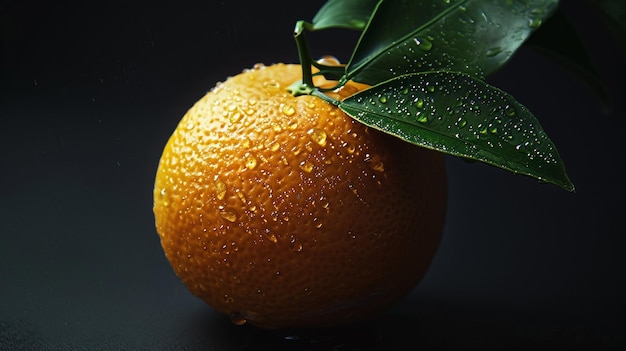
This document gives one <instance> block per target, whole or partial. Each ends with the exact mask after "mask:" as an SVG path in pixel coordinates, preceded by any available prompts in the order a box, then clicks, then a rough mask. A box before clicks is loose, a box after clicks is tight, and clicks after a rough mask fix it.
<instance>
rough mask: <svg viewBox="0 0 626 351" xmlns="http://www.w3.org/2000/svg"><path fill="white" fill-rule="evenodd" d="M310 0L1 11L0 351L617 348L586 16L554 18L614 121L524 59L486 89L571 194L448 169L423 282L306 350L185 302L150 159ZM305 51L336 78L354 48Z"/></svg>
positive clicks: (606, 146)
mask: <svg viewBox="0 0 626 351" xmlns="http://www.w3.org/2000/svg"><path fill="white" fill-rule="evenodd" d="M322 3H323V1H309V2H305V1H301V2H297V4H296V2H293V1H273V2H262V3H261V2H243V1H210V0H205V1H185V0H182V1H175V2H167V3H166V2H158V1H157V2H154V1H120V0H111V1H91V2H87V1H85V2H81V1H62V0H61V1H34V0H33V1H27V0H24V1H11V0H1V1H0V30H1V32H0V33H1V38H0V39H1V42H0V44H1V46H0V49H1V50H2V51H0V133H1V134H0V349H2V350H5V349H17V350H20V349H21V350H57V349H68V350H69V349H75V350H82V349H84V350H120V349H137V350H143V349H145V350H248V351H249V350H266V349H268V350H301V349H302V350H310V349H311V350H312V349H315V350H403V349H456V348H460V347H467V346H480V347H486V348H488V347H492V346H494V347H499V348H503V349H529V348H538V347H539V348H542V347H546V348H559V347H568V348H569V349H588V348H590V347H591V346H593V348H594V349H623V347H624V346H625V345H626V342H625V339H624V331H625V330H626V329H625V328H626V322H625V320H626V318H625V317H624V312H625V310H624V297H623V296H624V295H626V294H625V293H626V289H625V288H624V274H623V273H624V270H623V264H624V258H623V252H624V249H625V240H624V234H625V232H626V231H625V225H624V222H625V219H624V218H625V216H626V211H625V208H626V196H625V192H624V179H626V178H625V177H624V171H623V166H624V159H625V158H624V151H625V150H624V149H625V147H624V141H623V140H624V115H625V113H624V112H625V108H624V104H623V99H624V98H625V97H626V96H625V95H624V88H623V85H624V77H625V74H624V73H625V72H624V71H625V69H624V58H625V57H626V56H625V55H624V51H622V49H623V48H624V47H623V46H622V47H621V49H620V47H618V46H616V44H615V42H614V41H613V38H612V37H611V35H610V34H609V32H608V31H606V30H605V27H604V24H605V21H604V20H602V19H601V18H600V17H598V16H596V14H595V13H594V12H593V11H592V9H591V8H590V7H588V6H587V5H586V4H587V3H586V2H582V1H575V2H574V1H564V2H563V3H564V4H563V10H564V12H565V13H566V14H567V15H568V16H569V18H570V19H571V20H572V21H573V22H574V24H575V26H576V28H577V29H578V30H579V34H580V36H581V38H582V39H583V42H584V43H585V45H587V48H588V50H589V52H590V54H591V58H592V62H593V63H594V64H595V65H596V67H597V68H598V70H599V71H600V73H601V75H602V76H603V79H604V80H605V83H606V85H607V87H608V89H609V90H608V91H609V93H610V96H611V97H612V99H613V102H614V104H613V106H612V109H606V108H604V107H603V104H602V103H601V100H600V99H598V98H596V96H595V95H594V94H593V93H592V91H591V89H589V86H588V85H586V84H585V83H584V82H583V81H582V80H581V79H579V78H578V77H577V76H575V75H573V74H572V73H571V72H570V71H568V70H566V69H563V68H562V67H561V66H560V65H558V64H556V63H555V62H554V61H552V60H549V59H547V58H546V57H545V56H543V55H542V54H540V53H539V52H538V51H536V50H533V49H531V48H528V47H525V48H522V49H521V50H520V51H519V54H518V55H517V56H515V58H514V59H513V60H512V61H511V62H510V64H509V65H507V66H506V67H505V68H504V69H502V70H501V71H500V72H498V73H497V74H496V75H494V76H492V77H491V78H490V80H489V81H490V82H491V83H492V84H494V85H496V86H498V87H500V88H502V89H503V90H505V91H507V92H510V93H511V94H513V95H514V96H515V97H517V99H518V100H520V101H521V102H522V103H523V104H525V105H526V106H527V107H529V108H530V109H531V111H533V112H534V113H535V115H536V116H537V117H538V118H539V120H540V121H541V122H542V124H543V126H544V128H545V130H546V131H547V132H548V134H549V135H550V137H551V138H552V140H553V141H554V142H555V144H556V145H557V146H558V148H559V151H560V153H561V156H562V158H563V160H564V162H565V164H566V166H567V169H568V173H569V175H570V178H571V179H572V181H573V182H574V184H575V185H576V188H577V192H576V193H568V192H566V191H564V190H561V189H559V188H557V187H556V186H552V185H546V184H539V183H538V182H536V181H534V180H532V179H530V178H526V177H522V176H514V175H512V174H510V173H507V172H504V171H501V170H499V169H496V168H493V167H489V166H486V165H483V164H478V163H477V164H467V163H465V162H462V161H460V160H458V159H455V158H449V159H448V161H449V162H448V165H449V172H448V173H449V187H450V195H449V212H448V218H447V225H446V228H445V233H444V239H443V242H442V245H441V248H440V250H439V252H438V254H437V256H436V258H435V260H434V262H433V265H432V268H431V270H430V271H429V273H428V275H427V276H426V278H425V279H424V280H423V282H422V283H421V284H420V285H419V286H418V287H417V288H416V289H415V290H414V292H413V293H412V294H411V295H410V296H408V297H407V298H406V299H405V300H403V301H402V302H401V303H399V304H398V305H397V306H395V307H394V308H393V309H391V310H390V311H388V313H386V314H384V315H383V316H381V317H380V318H378V319H376V320H374V321H372V322H371V323H367V324H364V325H359V326H355V327H354V328H351V329H349V330H344V331H339V332H337V333H336V334H334V337H330V338H325V339H323V340H321V341H319V340H318V341H317V342H315V343H308V342H306V341H303V340H301V341H294V340H283V339H282V338H281V336H280V335H277V334H274V333H266V332H261V331H258V330H256V329H254V328H252V327H249V326H243V327H238V326H234V325H231V323H230V321H229V320H228V319H227V318H225V317H223V316H221V315H218V314H217V313H215V312H214V311H212V310H211V309H210V308H209V307H207V306H205V305H204V304H203V303H202V302H200V301H199V300H197V299H196V298H194V297H193V296H191V295H190V294H189V293H188V292H187V290H186V289H185V287H184V286H183V285H182V284H181V283H180V282H179V280H178V279H177V278H176V276H175V275H174V274H173V272H172V270H171V268H170V267H169V264H168V263H167V261H166V260H165V258H164V256H163V253H162V251H161V247H160V244H159V240H158V236H157V234H156V231H155V228H154V220H153V216H152V185H153V180H154V174H155V171H156V166H157V163H158V160H159V157H160V153H161V150H162V148H163V146H164V145H165V142H166V140H167V138H168V137H169V135H170V133H171V132H172V131H173V129H174V128H175V126H176V124H177V122H178V120H179V119H180V117H181V116H182V115H183V114H184V113H185V111H186V110H187V109H188V108H189V107H190V106H191V105H192V104H193V102H195V101H196V100H197V99H198V98H200V97H201V96H202V95H203V94H204V93H205V92H206V91H208V90H209V89H210V88H211V87H212V86H213V85H214V84H215V83H216V82H217V81H221V80H224V79H225V78H226V77H227V76H229V75H234V74H237V73H239V72H241V70H242V69H243V68H247V67H251V66H252V65H253V64H255V63H257V62H262V63H266V64H270V63H274V62H281V61H282V62H297V52H296V48H295V44H294V42H293V39H292V36H291V32H292V29H293V26H294V24H295V22H296V20H298V19H306V20H310V19H311V18H312V16H313V15H314V13H315V11H316V10H317V8H319V6H320V5H321V4H322ZM313 37H314V38H311V40H312V46H313V47H314V49H313V53H314V54H315V55H321V54H325V53H331V54H334V55H336V56H338V57H339V58H341V59H342V60H343V61H344V62H345V61H346V60H347V59H348V56H347V53H348V52H349V50H347V49H346V47H347V48H351V47H352V44H353V43H352V40H353V39H354V38H356V37H354V36H350V35H348V36H346V37H345V38H341V37H338V36H337V35H336V34H335V33H328V34H321V33H320V34H315V35H313ZM339 39H342V40H339ZM403 345H405V346H403Z"/></svg>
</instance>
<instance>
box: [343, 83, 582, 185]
mask: <svg viewBox="0 0 626 351" xmlns="http://www.w3.org/2000/svg"><path fill="white" fill-rule="evenodd" d="M339 107H340V108H341V109H342V110H343V111H344V112H346V113H347V114H348V115H350V116H352V117H353V118H355V119H356V120H358V121H360V122H362V123H364V124H366V125H368V126H370V127H372V128H375V129H378V130H381V131H384V132H387V133H389V134H392V135H395V136H397V137H399V138H401V139H403V140H405V141H408V142H411V143H413V144H416V145H419V146H423V147H426V148H429V149H433V150H437V151H441V152H445V153H448V154H451V155H455V156H460V157H464V158H469V159H473V160H477V161H481V162H484V163H487V164H490V165H493V166H496V167H500V168H503V169H506V170H509V171H511V172H514V173H520V174H525V175H528V176H531V177H534V178H537V179H539V180H541V181H544V182H548V183H553V184H556V185H558V186H560V187H562V188H564V189H566V190H569V191H573V190H574V186H573V184H572V183H571V182H570V180H569V178H568V177H567V174H566V173H565V168H564V166H563V162H562V161H561V158H560V157H559V155H558V153H557V150H556V147H555V146H554V144H553V143H552V141H551V140H550V139H549V138H548V136H547V135H546V133H545V132H544V130H543V128H542V127H541V125H540V124H539V122H538V121H537V119H536V118H535V117H534V116H533V114H532V113H531V112H530V111H529V110H528V109H527V108H526V107H524V106H523V105H522V104H520V103H519V102H517V101H516V100H515V99H514V98H513V97H512V96H511V95H509V94H507V93H505V92H503V91H502V90H500V89H498V88H496V87H493V86H491V85H489V84H487V83H485V82H484V81H482V80H479V79H477V78H475V77H472V76H470V75H467V74H463V73H451V72H424V73H414V74H408V75H404V76H400V77H397V78H394V79H391V80H389V81H386V82H384V83H381V84H378V85H376V86H373V87H371V88H369V89H367V90H364V91H361V92H359V93H357V94H355V95H353V96H351V97H349V98H347V99H345V100H343V101H342V102H341V103H340V104H339Z"/></svg>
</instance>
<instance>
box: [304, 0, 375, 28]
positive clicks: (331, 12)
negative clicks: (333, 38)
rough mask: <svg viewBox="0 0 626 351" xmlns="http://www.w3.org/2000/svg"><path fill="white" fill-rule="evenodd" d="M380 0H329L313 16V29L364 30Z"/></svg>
mask: <svg viewBox="0 0 626 351" xmlns="http://www.w3.org/2000/svg"><path fill="white" fill-rule="evenodd" d="M378 2H379V0H329V1H328V2H326V3H325V4H324V6H322V7H321V8H320V9H319V11H318V12H317V14H316V15H315V17H314V18H313V28H312V30H320V29H327V28H347V29H355V30H363V28H365V25H366V24H367V22H368V20H369V18H370V15H371V14H372V11H373V10H374V7H375V6H376V4H377V3H378Z"/></svg>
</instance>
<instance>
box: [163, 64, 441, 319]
mask: <svg viewBox="0 0 626 351" xmlns="http://www.w3.org/2000/svg"><path fill="white" fill-rule="evenodd" d="M301 77H302V71H301V67H300V66H299V65H287V64H275V65H271V66H263V65H256V66H255V67H254V68H253V69H249V70H245V71H243V72H242V73H240V74H238V75H236V76H234V77H230V78H228V79H227V80H226V81H225V82H223V83H219V84H217V86H216V87H215V88H214V89H212V90H211V91H210V92H208V93H207V94H206V95H205V96H204V97H202V98H201V99H200V100H199V101H198V102H197V103H196V104H195V105H194V106H193V107H192V108H191V109H190V110H189V111H188V112H187V113H186V115H185V116H184V117H183V119H182V120H181V121H180V124H179V125H178V127H177V128H176V130H175V131H174V133H173V135H172V136H171V138H170V139H169V141H168V143H167V145H166V146H165V150H164V151H163V155H162V158H161V160H160V163H159V167H158V170H157V174H156V181H155V185H154V214H155V218H156V227H157V231H158V233H159V235H160V239H161V244H162V247H163V250H164V252H165V255H166V256H167V258H168V260H169V262H170V263H171V265H172V267H173V269H174V271H175V272H176V274H177V275H178V276H179V277H180V279H181V280H182V281H183V282H184V284H185V285H186V286H187V287H188V288H189V290H190V291H191V292H192V293H193V294H194V295H196V296H197V297H199V298H201V299H202V300H204V301H205V302H206V303H207V304H209V305H210V306H212V307H213V308H215V309H216V310H218V311H220V312H222V313H224V314H227V315H229V316H230V317H231V319H232V320H233V322H235V323H237V324H241V323H244V322H248V323H250V324H252V325H256V326H258V327H261V328H266V329H283V328H323V327H332V326H339V325H343V324H348V323H354V322H357V321H362V320H365V319H368V318H371V317H373V316H375V315H376V314H378V313H381V312H382V311H383V310H384V309H385V308H387V307H389V306H390V305H391V304H392V303H394V302H396V301H398V300H399V299H401V298H402V297H403V296H405V295H406V294H407V293H408V292H409V291H411V290H412V289H413V287H414V286H415V285H416V284H417V283H418V281H419V280H420V279H421V278H422V276H423V275H424V273H425V272H426V270H427V268H428V266H429V263H430V261H431V259H432V257H433V255H434V253H435V251H436V248H437V246H438V243H439V239H440V234H441V231H442V226H443V223H444V214H445V208H446V173H445V166H444V157H443V155H442V154H441V153H438V152H434V151H430V150H426V149H423V148H420V147H417V146H414V145H411V144H408V143H406V142H403V141H401V140H399V139H397V138H395V137H392V136H390V135H387V134H384V133H382V132H379V131H377V130H373V129H370V128H368V127H366V126H365V125H363V124H361V123H359V122H357V121H355V120H353V119H352V118H350V117H349V116H347V115H346V114H344V113H343V112H342V111H341V110H339V108H338V107H336V106H334V105H332V104H329V103H327V102H324V101H322V100H321V99H319V98H316V97H313V96H309V95H305V96H299V97H294V96H292V95H291V94H290V93H289V92H287V90H286V87H287V86H289V85H290V84H292V83H293V82H294V81H296V80H298V79H301ZM316 82H317V84H320V85H325V84H326V85H328V84H332V82H326V81H324V80H323V78H321V77H316ZM364 87H365V86H363V85H358V84H355V83H349V84H347V85H346V86H344V87H343V88H341V89H339V90H338V91H336V92H335V93H333V94H331V95H333V96H334V97H335V98H338V99H341V98H344V97H346V96H348V95H351V94H353V93H355V92H356V91H358V90H359V89H362V88H364Z"/></svg>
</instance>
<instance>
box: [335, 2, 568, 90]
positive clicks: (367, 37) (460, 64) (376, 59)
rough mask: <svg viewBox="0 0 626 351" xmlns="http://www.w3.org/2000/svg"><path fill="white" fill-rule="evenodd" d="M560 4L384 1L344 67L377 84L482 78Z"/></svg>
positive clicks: (352, 74) (356, 77)
mask: <svg viewBox="0 0 626 351" xmlns="http://www.w3.org/2000/svg"><path fill="white" fill-rule="evenodd" d="M557 5H558V0H525V1H524V0H439V1H419V0H414V1H408V0H405V1H399V0H395V1H389V0H387V1H384V0H383V1H381V3H380V4H379V5H378V6H377V7H376V9H375V11H374V13H373V14H372V18H371V19H370V22H369V23H368V25H367V27H366V28H365V30H364V32H363V34H362V35H361V38H360V40H359V43H358V46H357V48H356V49H355V51H354V53H353V56H352V58H351V60H350V62H349V63H348V66H347V67H346V72H347V78H348V79H353V80H355V81H358V82H362V83H367V84H370V85H374V84H376V83H379V82H382V81H385V80H387V79H390V78H393V77H396V76H400V75H404V74H408V73H413V72H424V71H433V70H446V71H456V72H464V73H467V74H471V75H473V76H476V77H480V78H484V77H485V76H487V75H489V74H490V73H492V72H494V71H495V70H497V69H498V68H499V67H501V66H502V65H503V64H504V63H506V62H507V61H508V60H509V58H510V57H511V56H512V55H513V53H514V52H515V51H516V50H517V49H518V48H519V46H520V45H522V44H523V42H524V41H525V40H526V39H527V38H528V36H529V35H530V34H531V33H532V32H533V31H534V30H535V29H537V28H538V27H539V26H540V25H541V24H542V22H543V21H544V20H545V19H547V18H548V17H549V16H550V14H551V13H552V12H553V11H554V10H555V8H556V7H557Z"/></svg>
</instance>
